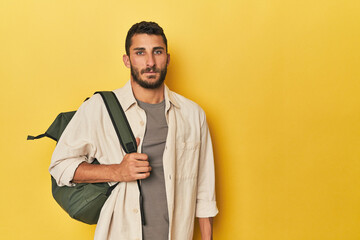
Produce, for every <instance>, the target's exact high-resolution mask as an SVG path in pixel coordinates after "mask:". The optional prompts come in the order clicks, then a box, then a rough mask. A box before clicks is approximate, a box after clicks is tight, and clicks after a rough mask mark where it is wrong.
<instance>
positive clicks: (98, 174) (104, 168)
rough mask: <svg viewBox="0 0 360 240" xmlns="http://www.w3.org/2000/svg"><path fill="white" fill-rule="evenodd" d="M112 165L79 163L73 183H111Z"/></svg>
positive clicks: (112, 177)
mask: <svg viewBox="0 0 360 240" xmlns="http://www.w3.org/2000/svg"><path fill="white" fill-rule="evenodd" d="M113 167H114V166H113V165H104V164H89V163H87V162H83V163H81V164H80V165H79V166H78V168H77V169H76V171H75V174H74V177H73V180H72V182H73V183H98V182H113V181H115V180H114V176H113V175H114V173H113V172H114V171H113Z"/></svg>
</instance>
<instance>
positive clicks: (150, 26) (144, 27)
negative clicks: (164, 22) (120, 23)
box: [125, 21, 168, 56]
mask: <svg viewBox="0 0 360 240" xmlns="http://www.w3.org/2000/svg"><path fill="white" fill-rule="evenodd" d="M142 33H145V34H148V35H159V36H161V37H162V38H163V40H164V43H165V46H166V52H167V50H168V47H167V39H166V36H165V33H164V30H163V29H162V28H161V27H160V26H159V24H157V23H156V22H146V21H142V22H139V23H135V24H134V25H133V26H132V27H131V28H130V29H129V31H128V33H127V36H126V40H125V51H126V55H128V56H129V50H130V46H131V38H132V37H133V36H134V35H135V34H142Z"/></svg>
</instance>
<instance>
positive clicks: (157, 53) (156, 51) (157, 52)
mask: <svg viewBox="0 0 360 240" xmlns="http://www.w3.org/2000/svg"><path fill="white" fill-rule="evenodd" d="M154 54H156V55H160V54H162V51H161V50H155V51H154Z"/></svg>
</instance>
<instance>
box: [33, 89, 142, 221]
mask: <svg viewBox="0 0 360 240" xmlns="http://www.w3.org/2000/svg"><path fill="white" fill-rule="evenodd" d="M95 94H100V95H101V97H102V99H103V100H104V103H105V106H106V109H107V110H108V113H109V116H110V119H111V121H112V123H113V125H114V128H115V131H116V134H117V136H118V138H119V141H120V144H121V146H122V148H123V149H124V151H125V152H126V153H133V152H136V151H137V144H136V140H135V137H134V135H133V133H132V131H131V128H130V125H129V122H128V121H127V118H126V116H125V113H124V111H123V109H122V107H121V105H120V103H119V101H118V99H117V97H116V96H115V94H114V93H113V92H110V91H103V92H96V93H95ZM74 114H75V111H72V112H63V113H60V114H59V115H58V116H57V117H56V119H55V121H54V122H53V123H52V124H51V126H50V127H49V128H48V130H47V131H46V132H45V133H44V134H40V135H38V136H36V137H34V136H28V138H27V139H28V140H34V139H39V138H42V137H49V138H51V139H53V140H55V141H58V140H59V138H60V136H61V134H62V132H63V131H64V130H65V128H66V126H67V125H68V123H69V122H70V120H71V118H72V117H73V116H74ZM92 164H99V162H98V161H97V160H96V159H95V160H94V161H93V163H92ZM51 182H52V194H53V197H54V198H55V200H56V201H57V203H58V204H59V205H60V206H61V207H62V208H63V209H64V210H65V211H66V212H67V213H68V214H69V215H70V217H72V218H74V219H76V220H79V221H81V222H84V223H87V224H96V223H97V221H98V219H99V215H100V211H101V208H102V206H103V205H104V203H105V201H106V200H107V198H108V197H109V196H110V194H111V192H112V190H113V189H114V188H115V187H116V185H117V184H115V185H113V186H111V187H110V186H109V184H108V183H80V184H76V185H75V186H74V187H68V186H63V187H59V186H58V185H57V183H56V181H55V179H54V178H53V177H51ZM137 183H138V187H139V191H140V210H141V219H142V223H143V224H145V222H144V216H143V212H144V211H143V207H142V206H143V204H142V194H141V189H140V181H139V180H137Z"/></svg>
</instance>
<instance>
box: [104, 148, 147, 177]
mask: <svg viewBox="0 0 360 240" xmlns="http://www.w3.org/2000/svg"><path fill="white" fill-rule="evenodd" d="M111 166H112V170H113V174H112V179H114V182H130V181H135V180H137V179H145V178H147V177H149V176H150V171H151V166H150V164H149V161H148V156H147V155H146V154H144V153H130V154H126V155H125V157H124V158H123V160H122V162H121V163H120V164H114V165H111Z"/></svg>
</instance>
